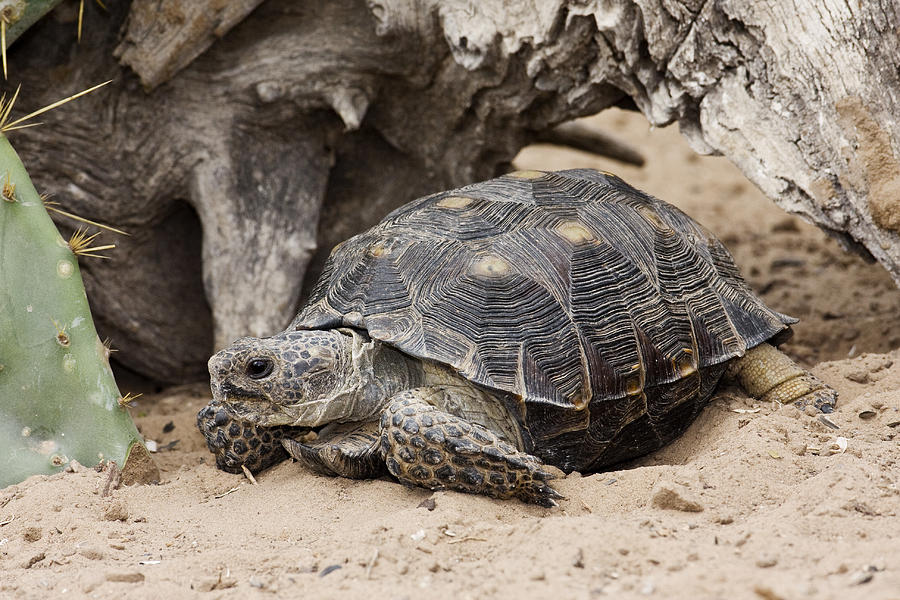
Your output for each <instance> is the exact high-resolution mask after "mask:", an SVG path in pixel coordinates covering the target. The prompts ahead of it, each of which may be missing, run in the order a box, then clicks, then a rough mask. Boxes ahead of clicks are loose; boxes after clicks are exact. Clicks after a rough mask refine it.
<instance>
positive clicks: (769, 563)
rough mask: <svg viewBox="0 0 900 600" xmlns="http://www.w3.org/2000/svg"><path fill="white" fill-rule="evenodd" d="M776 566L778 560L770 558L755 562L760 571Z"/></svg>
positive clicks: (765, 557) (766, 557)
mask: <svg viewBox="0 0 900 600" xmlns="http://www.w3.org/2000/svg"><path fill="white" fill-rule="evenodd" d="M777 564H778V559H777V558H774V557H771V556H764V557H763V558H760V559H759V560H757V561H756V566H757V567H759V568H760V569H768V568H770V567H774V566H775V565H777Z"/></svg>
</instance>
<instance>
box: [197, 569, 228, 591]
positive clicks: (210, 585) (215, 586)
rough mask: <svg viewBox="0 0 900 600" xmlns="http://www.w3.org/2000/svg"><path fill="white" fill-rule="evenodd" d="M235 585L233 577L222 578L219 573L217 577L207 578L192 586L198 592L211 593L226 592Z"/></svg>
mask: <svg viewBox="0 0 900 600" xmlns="http://www.w3.org/2000/svg"><path fill="white" fill-rule="evenodd" d="M236 585H237V579H235V578H234V577H222V574H221V573H220V574H219V576H218V577H207V578H206V579H203V580H201V581H200V583H197V584H195V585H194V589H195V590H197V591H198V592H212V591H215V590H227V589H230V588H233V587H235V586H236Z"/></svg>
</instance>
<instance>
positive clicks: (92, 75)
mask: <svg viewBox="0 0 900 600" xmlns="http://www.w3.org/2000/svg"><path fill="white" fill-rule="evenodd" d="M126 4H127V3H124V2H123V3H114V4H112V5H111V6H110V9H111V13H109V14H103V13H100V12H99V11H93V13H92V14H90V15H89V17H91V20H89V21H88V22H87V23H86V27H85V38H86V39H85V40H84V41H83V43H82V44H81V45H79V46H74V45H73V40H72V37H73V33H72V31H71V30H70V24H69V23H59V22H56V21H54V20H53V19H52V18H51V19H45V22H43V23H41V24H39V25H38V26H36V27H35V28H33V31H31V32H29V34H28V35H26V36H23V38H22V39H20V40H19V42H17V44H16V46H15V47H14V48H12V49H11V52H10V59H11V62H12V63H13V64H14V65H16V67H15V68H16V72H17V73H23V74H24V76H23V78H24V81H23V90H24V92H23V93H24V96H25V97H26V98H27V102H23V104H27V105H28V106H27V108H30V107H33V106H38V105H42V104H46V103H48V102H50V101H52V100H55V99H57V98H59V97H61V96H64V95H66V94H68V93H71V92H74V91H78V90H79V89H82V88H85V87H88V86H89V85H90V84H93V83H96V82H98V81H101V80H104V79H108V78H115V79H116V82H115V83H114V84H112V86H108V87H107V88H104V90H102V91H101V92H99V93H98V94H96V95H94V96H93V97H89V98H85V99H83V100H79V101H78V102H77V103H73V104H70V105H67V106H66V107H63V108H61V109H59V111H58V112H57V113H55V114H54V115H53V116H52V118H50V119H47V121H49V122H48V123H47V125H45V126H44V127H40V128H34V129H30V130H25V131H22V132H18V133H17V134H16V135H15V137H14V139H13V142H14V144H15V145H16V146H17V148H18V149H19V150H20V153H21V154H22V155H23V159H24V160H25V162H26V165H27V166H28V167H29V169H30V171H31V173H32V175H33V177H34V178H35V179H36V181H37V183H38V185H39V188H41V189H42V191H53V192H55V193H56V199H57V200H59V201H60V202H61V203H62V204H63V205H64V206H66V207H67V208H68V209H70V210H73V211H75V212H78V213H80V214H82V215H84V216H86V217H90V218H94V219H98V220H102V221H106V222H110V223H111V224H113V225H115V226H119V227H122V228H124V229H126V230H129V231H130V232H132V233H133V234H134V235H133V236H132V237H131V238H126V239H121V240H119V243H120V246H121V247H120V248H119V249H117V251H116V254H115V260H113V261H109V262H108V263H106V262H102V263H101V262H96V261H94V262H88V263H87V264H86V265H85V270H86V271H87V278H88V288H89V289H88V291H89V294H90V296H91V299H92V302H93V304H94V308H95V312H96V313H97V315H98V321H99V323H100V326H101V328H102V329H104V330H105V331H106V332H107V333H108V334H109V335H110V336H111V337H112V339H113V343H114V345H115V346H117V347H118V348H119V349H120V352H119V354H118V356H117V358H118V359H119V360H120V361H121V362H122V363H124V364H126V365H127V366H130V367H131V368H133V369H136V370H138V371H140V372H142V373H144V374H146V375H149V376H151V377H155V378H158V379H163V380H167V381H179V380H185V379H190V378H194V377H196V376H198V375H199V374H200V373H202V371H203V364H204V362H205V358H206V356H207V355H208V353H209V352H210V351H211V350H212V347H213V346H215V347H218V346H221V345H223V344H225V343H227V342H229V341H230V340H231V339H233V338H235V337H238V336H240V335H265V334H270V333H273V332H275V331H277V330H279V329H280V328H281V327H282V326H283V325H284V324H286V322H287V321H288V320H289V319H290V317H291V316H292V313H293V312H294V310H295V307H296V304H297V301H298V298H299V296H300V293H301V285H302V283H303V280H304V275H305V274H306V275H307V278H308V279H309V278H311V277H312V276H313V275H314V274H315V273H316V272H317V269H318V268H319V267H320V265H321V263H322V262H323V260H324V256H325V255H326V254H327V251H328V249H330V248H331V247H332V246H333V245H334V244H335V243H336V242H338V241H340V240H341V239H343V238H345V237H347V236H349V235H351V234H352V233H355V232H356V231H359V230H360V229H363V228H365V227H367V226H369V225H371V224H373V223H374V222H376V221H377V220H378V219H380V218H381V216H383V215H384V214H385V213H386V212H387V211H388V210H390V209H391V208H393V207H395V206H397V205H399V204H402V203H404V202H406V201H408V200H410V199H412V198H414V197H416V196H419V195H422V194H425V193H429V192H433V191H436V190H438V189H442V188H447V187H451V186H456V185H462V184H465V183H469V182H471V181H475V180H479V179H484V178H488V177H491V176H493V175H495V174H497V173H498V172H500V171H502V170H504V169H505V168H507V166H508V163H509V161H510V160H511V159H512V157H513V156H514V155H515V154H516V152H517V151H518V150H519V148H520V147H521V146H522V145H524V144H526V143H527V142H529V141H531V140H534V139H538V138H539V136H540V135H541V133H542V132H544V131H545V130H547V129H549V128H550V127H552V126H555V125H556V124H558V123H560V122H563V121H566V120H569V119H572V118H574V117H577V116H582V115H587V114H591V113H595V112H597V111H599V110H602V109H603V108H605V107H607V106H610V105H612V104H615V103H619V102H629V103H630V102H633V103H634V104H636V105H637V107H639V108H640V110H641V111H642V112H643V113H644V114H645V115H646V116H647V118H648V119H649V120H650V121H651V122H652V123H653V124H655V125H665V124H668V123H671V122H676V121H677V122H678V123H679V124H680V126H681V129H682V131H683V132H684V133H685V135H687V136H688V138H689V139H690V140H691V142H692V144H693V145H694V146H695V148H697V149H698V150H700V151H703V152H719V153H722V154H724V155H725V156H727V157H728V158H730V159H731V160H732V161H734V162H735V163H736V164H737V165H738V166H739V167H740V168H741V169H742V170H743V171H744V172H745V173H746V174H747V176H748V177H749V178H750V179H751V180H752V181H754V182H755V183H756V184H757V185H759V186H760V187H761V188H762V189H763V190H764V191H765V192H766V193H767V194H768V195H769V196H770V197H771V198H773V200H775V201H776V202H777V203H778V204H779V205H780V206H782V207H784V208H785V209H786V210H789V211H791V212H796V213H799V214H803V215H805V216H806V217H807V218H809V219H810V220H812V221H814V222H815V223H817V224H818V225H819V226H821V227H823V228H825V229H826V230H828V231H830V232H832V233H834V234H835V235H837V236H839V237H840V238H841V239H842V240H844V241H845V242H846V243H847V244H848V245H849V246H852V247H855V248H857V249H858V250H860V251H862V252H869V253H871V254H872V255H873V256H874V257H875V258H876V259H877V260H879V261H880V262H881V263H882V264H883V265H884V266H885V267H886V268H887V269H888V270H889V271H890V272H891V273H892V274H893V276H894V277H895V279H897V280H898V281H900V238H898V232H900V208H898V203H897V197H898V195H897V192H898V191H900V169H898V168H897V167H898V163H897V157H898V156H900V154H898V150H900V127H898V122H897V119H896V118H895V115H897V114H900V112H898V110H897V109H898V106H897V103H898V96H900V85H898V83H900V82H898V72H900V70H898V66H900V38H897V36H896V35H894V33H893V32H894V31H896V28H897V24H898V20H900V19H898V8H897V6H896V5H895V4H894V3H893V2H887V1H886V0H882V1H880V2H870V3H867V4H866V5H865V6H864V7H862V6H860V4H859V3H858V2H838V1H837V0H820V1H814V0H795V2H793V3H783V2H752V1H750V0H705V1H704V0H680V1H679V0H547V1H542V2H514V3H513V2H500V1H498V0H494V1H487V2H478V3H474V2H469V1H466V0H444V1H441V2H438V1H437V0H370V1H369V2H363V1H362V0H336V1H333V2H321V3H315V2H294V1H289V0H268V1H266V2H263V3H262V4H261V5H260V6H259V7H258V8H256V10H254V11H253V12H251V13H249V16H247V17H246V18H245V19H244V20H243V21H242V22H240V24H237V25H234V24H235V23H236V22H237V20H239V17H234V16H233V15H238V14H247V13H246V11H247V10H250V9H252V5H253V4H254V3H253V2H247V1H244V2H241V1H238V0H232V2H231V3H230V4H229V3H228V2H220V3H216V5H217V6H221V7H224V8H222V10H223V11H224V12H223V14H225V13H227V14H229V15H232V18H231V20H230V21H228V27H231V26H232V25H234V28H233V29H232V30H231V31H230V32H229V33H227V35H224V37H222V38H221V39H219V40H218V41H215V42H214V43H212V45H211V46H210V47H209V49H208V50H207V51H206V52H204V53H202V54H200V55H199V57H198V58H196V59H194V60H193V61H192V62H191V58H190V57H191V56H192V55H193V54H194V53H195V52H197V51H198V50H197V49H198V48H200V51H202V46H204V45H205V44H207V43H208V42H209V41H211V40H212V39H214V38H215V36H216V35H217V33H216V32H217V31H220V30H218V29H216V26H214V25H211V23H212V21H210V20H206V21H204V20H203V19H200V17H196V15H195V17H196V19H194V20H191V19H187V20H186V21H185V22H186V23H194V24H195V25H196V24H197V23H199V24H200V25H202V26H200V25H198V26H199V27H200V34H197V31H192V32H183V33H182V34H181V38H180V39H179V38H178V36H177V35H176V36H171V34H172V32H171V31H168V30H160V31H156V33H155V34H153V35H151V34H150V33H147V31H148V30H152V28H149V29H148V27H147V26H146V21H143V22H144V25H143V26H139V25H140V23H141V22H142V21H141V20H140V19H138V18H137V16H135V15H137V11H138V9H139V8H140V9H142V10H146V9H147V7H148V6H150V7H152V6H163V5H166V6H169V7H171V6H181V7H184V6H187V5H188V4H191V3H189V2H175V1H166V0H157V1H155V2H154V1H151V0H135V2H134V4H133V6H134V9H133V10H134V11H135V12H134V13H133V16H132V18H131V20H129V21H128V22H127V25H125V29H124V34H123V35H124V37H123V38H122V39H121V40H120V39H119V36H118V34H117V32H118V30H119V27H120V26H121V24H123V23H124V22H125V17H126V12H127V10H128V6H127V5H126ZM239 9H240V10H239ZM241 10H243V11H244V12H243V13H240V11H241ZM229 11H231V12H229ZM188 12H189V11H188ZM197 19H199V20H197ZM141 27H143V29H141ZM171 27H173V28H177V24H176V25H172V26H171ZM225 29H227V27H226V28H225ZM163 33H165V34H166V35H169V36H170V38H171V39H169V40H168V41H166V42H165V44H163V45H164V46H165V48H166V50H165V52H163V53H162V54H160V55H157V56H154V49H155V47H156V46H155V45H159V43H160V42H159V40H161V39H163V38H162V37H161V36H162V34H163ZM117 47H118V48H119V51H118V53H119V55H120V56H121V58H122V60H123V61H125V62H127V64H128V65H130V66H132V67H134V69H135V70H136V71H137V73H138V75H139V79H138V78H136V77H135V76H134V75H132V74H130V72H129V70H128V69H127V68H126V67H123V66H121V65H120V64H118V63H117V62H116V61H115V59H114V58H113V49H114V48H117ZM185 57H188V58H187V59H185ZM176 73H177V74H176ZM48 74H52V78H48ZM173 74H174V76H173ZM170 77H171V78H170ZM169 78H170V79H169ZM167 79H168V80H167ZM166 80H167V81H166ZM164 81H165V82H164ZM48 82H49V85H48ZM162 82H164V83H162ZM154 86H156V87H155V88H154V89H153V90H152V91H151V92H146V91H144V87H147V88H150V87H154ZM22 108H23V109H25V108H26V107H25V106H23V107H22ZM651 167H652V165H651ZM751 226H752V224H748V227H751ZM201 236H202V244H200V243H199V242H198V238H200V237H201ZM201 246H202V250H201V249H200V247H201ZM201 273H202V290H203V292H204V293H203V294H201V293H200V282H199V281H198V278H199V277H200V274H201ZM207 303H208V307H207Z"/></svg>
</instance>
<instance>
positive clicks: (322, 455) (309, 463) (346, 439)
mask: <svg viewBox="0 0 900 600" xmlns="http://www.w3.org/2000/svg"><path fill="white" fill-rule="evenodd" d="M378 441H379V440H378V434H377V428H376V426H375V424H374V423H344V424H336V425H330V426H328V427H326V428H324V429H322V430H321V431H320V432H319V435H318V437H317V438H316V439H315V440H314V441H311V442H300V441H298V440H295V439H292V438H290V437H286V438H284V439H283V440H282V441H281V443H282V444H283V446H284V449H285V450H287V453H288V454H289V455H290V456H291V458H293V459H294V460H296V461H297V462H299V463H301V464H303V465H304V466H306V467H307V468H309V469H310V470H312V471H315V472H317V473H321V474H323V475H331V476H338V477H348V478H350V479H370V478H374V477H379V476H381V475H384V472H385V469H384V461H382V459H381V455H380V454H379V453H378Z"/></svg>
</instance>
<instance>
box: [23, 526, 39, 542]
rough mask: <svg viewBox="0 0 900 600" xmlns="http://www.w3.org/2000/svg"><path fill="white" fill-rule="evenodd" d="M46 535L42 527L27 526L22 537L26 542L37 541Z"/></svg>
mask: <svg viewBox="0 0 900 600" xmlns="http://www.w3.org/2000/svg"><path fill="white" fill-rule="evenodd" d="M43 535H44V532H43V531H41V528H40V527H34V526H31V527H26V528H25V531H24V532H23V533H22V537H23V538H24V539H25V541H26V542H36V541H38V540H39V539H41V538H42V537H43Z"/></svg>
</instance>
